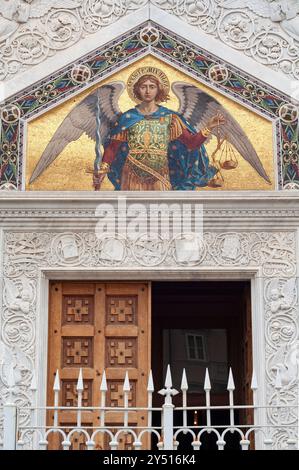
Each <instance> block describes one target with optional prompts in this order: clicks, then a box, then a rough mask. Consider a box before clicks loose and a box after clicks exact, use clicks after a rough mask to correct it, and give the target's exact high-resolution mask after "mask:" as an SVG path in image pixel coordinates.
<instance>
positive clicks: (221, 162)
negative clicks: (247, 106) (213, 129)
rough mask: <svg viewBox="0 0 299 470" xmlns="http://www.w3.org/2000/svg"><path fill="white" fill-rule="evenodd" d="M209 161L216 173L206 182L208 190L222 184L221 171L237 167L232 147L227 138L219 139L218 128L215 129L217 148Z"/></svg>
mask: <svg viewBox="0 0 299 470" xmlns="http://www.w3.org/2000/svg"><path fill="white" fill-rule="evenodd" d="M211 160H212V162H213V166H214V167H215V168H217V170H218V172H217V173H216V175H215V176H214V178H212V179H211V180H210V181H209V182H208V186H209V187H210V188H221V187H222V186H223V183H224V177H223V175H222V172H221V170H234V169H235V168H237V166H238V159H237V156H236V151H235V149H234V147H233V145H232V144H231V143H230V142H228V140H227V136H226V135H225V136H224V137H223V138H222V139H221V136H220V129H219V126H218V128H217V147H216V149H215V150H214V152H213V153H212V155H211Z"/></svg>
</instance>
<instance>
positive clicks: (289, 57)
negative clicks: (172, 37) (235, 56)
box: [151, 0, 299, 79]
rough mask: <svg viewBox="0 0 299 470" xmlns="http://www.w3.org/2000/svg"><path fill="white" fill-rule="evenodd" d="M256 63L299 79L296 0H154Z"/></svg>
mask: <svg viewBox="0 0 299 470" xmlns="http://www.w3.org/2000/svg"><path fill="white" fill-rule="evenodd" d="M151 3H153V4H154V5H156V6H157V7H159V8H161V9H163V10H166V11H168V12H169V13H172V14H173V15H176V16H178V17H179V18H181V19H183V20H185V21H186V22H187V23H189V24H191V25H194V26H198V27H199V28H200V29H201V30H203V31H204V32H205V33H207V34H211V35H213V36H214V37H215V38H217V39H219V40H220V41H221V42H224V43H225V44H227V45H228V46H230V47H232V48H234V49H236V50H238V51H242V52H243V53H244V54H246V55H247V56H249V57H251V58H253V59H255V60H256V61H257V62H259V63H261V64H264V65H267V66H269V67H271V68H273V69H274V70H278V71H280V72H282V73H284V74H287V75H289V76H291V77H293V78H295V79H298V78H299V61H298V54H299V5H298V2H297V0H199V1H195V0H185V1H182V0H151Z"/></svg>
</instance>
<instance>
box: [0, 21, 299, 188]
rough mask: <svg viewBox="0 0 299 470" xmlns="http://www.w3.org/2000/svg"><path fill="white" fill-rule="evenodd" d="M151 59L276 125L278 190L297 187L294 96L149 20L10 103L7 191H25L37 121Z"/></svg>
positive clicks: (273, 153) (271, 154)
mask: <svg viewBox="0 0 299 470" xmlns="http://www.w3.org/2000/svg"><path fill="white" fill-rule="evenodd" d="M145 56H148V57H150V56H151V57H154V58H155V60H158V61H161V62H162V63H165V64H166V65H165V67H172V68H173V69H174V70H175V71H176V70H177V71H180V72H177V73H181V74H183V75H184V76H185V77H189V79H190V80H193V81H194V80H195V81H197V82H198V83H199V84H201V86H205V87H208V88H209V89H210V90H214V91H213V93H215V92H216V94H218V95H219V97H221V96H223V97H225V98H226V99H228V100H229V101H230V102H231V103H235V105H236V106H242V107H243V108H244V109H245V108H246V109H248V110H250V112H251V113H253V114H254V115H255V116H258V117H257V121H258V118H259V117H260V116H262V117H263V118H264V121H265V122H266V121H267V123H270V125H271V128H272V137H273V136H274V145H270V144H269V149H268V157H267V158H269V160H271V162H272V167H271V168H272V170H271V171H272V172H273V173H272V175H271V184H272V185H273V186H272V189H275V188H281V187H284V188H286V189H288V188H289V187H290V188H295V187H296V185H297V184H298V178H299V175H298V173H299V172H298V173H297V171H298V170H297V167H296V166H295V165H294V162H293V161H292V160H287V159H286V155H287V156H289V154H290V152H292V151H293V152H296V149H295V148H294V145H293V143H294V140H295V133H296V126H297V119H298V110H297V108H296V107H295V106H294V105H292V104H291V103H289V104H288V102H289V99H288V97H287V96H286V95H284V94H283V93H281V92H278V91H277V90H276V89H275V88H273V87H270V86H269V85H267V84H265V83H264V82H263V81H262V80H258V79H257V78H256V76H253V75H251V74H249V73H247V72H244V71H243V70H241V69H238V68H236V67H235V66H232V65H231V64H230V63H229V62H228V61H226V60H224V59H223V55H222V56H221V57H219V56H218V55H216V54H212V53H211V52H210V51H207V50H206V49H205V48H203V47H200V46H197V45H195V44H194V43H193V42H191V41H189V40H186V38H183V37H181V36H179V35H177V34H175V33H173V32H172V31H170V30H168V29H167V28H165V27H162V26H161V25H159V24H158V23H154V22H153V21H150V22H148V21H147V22H145V23H143V24H141V25H140V26H139V27H137V28H136V27H135V28H133V29H132V30H130V31H128V32H127V33H126V34H123V35H121V36H120V37H119V38H118V39H117V40H115V39H114V40H113V41H111V42H109V43H105V44H104V45H103V46H102V47H99V48H97V49H95V50H94V51H93V52H91V53H89V54H86V55H83V56H82V57H81V58H80V60H76V61H73V62H72V63H70V64H68V66H67V67H64V68H62V69H59V70H58V71H56V72H55V73H51V74H50V75H49V76H48V77H46V78H43V80H40V81H38V82H36V83H34V85H31V86H29V87H27V88H25V89H24V90H22V92H20V93H18V94H16V95H14V96H12V97H11V98H10V99H9V100H7V103H6V105H5V106H3V107H2V113H1V114H2V121H3V128H2V129H3V130H2V141H3V142H5V145H6V147H5V148H10V149H11V150H10V152H11V154H8V153H7V152H6V153H7V155H11V156H10V157H9V158H8V159H7V164H6V165H5V166H4V168H3V169H2V183H1V184H2V189H13V188H18V189H21V188H23V189H25V178H26V171H25V160H26V159H27V162H28V158H30V155H28V154H27V153H26V152H27V150H28V148H27V130H28V128H30V127H31V121H32V120H34V119H36V118H37V116H40V115H44V114H45V113H46V112H48V111H49V110H51V109H53V108H54V107H56V106H57V105H62V106H63V104H62V103H64V102H66V101H67V100H70V99H73V98H74V99H75V97H76V96H77V95H78V94H79V93H82V92H85V90H86V92H87V93H88V90H91V88H92V87H94V86H98V85H99V84H100V83H102V82H103V81H106V82H107V80H108V78H109V77H110V76H112V75H113V76H116V74H118V73H121V70H124V68H125V67H128V65H129V64H134V62H136V61H140V60H142V58H143V57H145ZM169 70H170V69H169ZM169 73H170V75H172V73H171V72H169ZM296 113H297V114H296ZM257 127H259V128H260V126H257ZM260 129H261V128H260ZM260 132H261V130H260ZM265 132H266V131H265ZM262 134H263V132H262ZM265 135H266V134H265ZM279 136H281V138H282V141H280V140H279V139H280V138H279ZM261 140H263V137H261ZM272 143H273V142H272ZM25 144H26V145H25ZM281 144H282V145H281ZM9 145H10V147H9ZM277 162H278V165H277ZM273 165H275V169H274V170H273V168H274V166H273ZM27 178H28V175H27ZM39 189H41V188H39ZM82 189H86V188H82ZM235 189H240V188H235ZM256 189H259V188H256Z"/></svg>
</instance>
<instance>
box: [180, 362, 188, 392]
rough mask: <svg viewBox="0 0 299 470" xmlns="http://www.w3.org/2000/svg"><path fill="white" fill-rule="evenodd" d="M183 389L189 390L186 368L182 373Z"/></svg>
mask: <svg viewBox="0 0 299 470" xmlns="http://www.w3.org/2000/svg"><path fill="white" fill-rule="evenodd" d="M181 390H182V391H184V390H188V381H187V376H186V369H185V368H184V369H183V375H182V382H181Z"/></svg>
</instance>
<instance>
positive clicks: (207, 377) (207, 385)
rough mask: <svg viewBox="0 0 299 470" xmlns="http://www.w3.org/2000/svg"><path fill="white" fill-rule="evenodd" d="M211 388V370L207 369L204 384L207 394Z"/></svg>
mask: <svg viewBox="0 0 299 470" xmlns="http://www.w3.org/2000/svg"><path fill="white" fill-rule="evenodd" d="M211 388H212V387H211V381H210V375H209V369H208V368H207V367H206V374H205V383H204V386H203V389H204V391H205V392H206V391H207V390H211Z"/></svg>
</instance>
